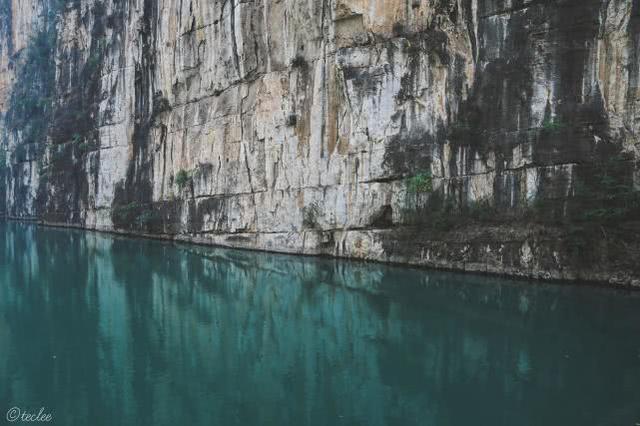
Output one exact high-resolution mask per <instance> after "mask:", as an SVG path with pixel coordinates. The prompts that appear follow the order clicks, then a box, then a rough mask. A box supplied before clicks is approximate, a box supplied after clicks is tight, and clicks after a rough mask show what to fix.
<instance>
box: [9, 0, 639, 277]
mask: <svg viewBox="0 0 640 426" xmlns="http://www.w3.org/2000/svg"><path fill="white" fill-rule="evenodd" d="M0 13H1V17H0V33H1V36H0V72H1V75H2V77H1V79H2V81H1V83H0V106H1V107H2V110H3V119H2V122H1V123H0V126H1V129H2V133H3V138H2V151H0V152H2V153H3V154H0V155H2V157H0V160H2V161H0V167H1V168H2V169H1V173H2V175H3V179H1V180H0V211H4V212H5V214H6V215H7V216H9V217H19V218H37V219H39V220H42V221H44V222H46V223H52V224H66V225H73V226H80V227H84V228H90V229H99V230H115V231H122V232H129V233H141V234H154V235H158V236H162V237H166V238H175V239H183V240H190V241H196V242H200V243H211V244H220V245H225V246H233V247H242V248H252V249H261V250H273V251H281V252H291V253H305V254H326V255H335V256H344V257H353V258H362V259H371V260H381V261H393V262H402V263H412V264H420V265H427V266H432V267H443V268H451V269H460V270H469V271H482V272H497V273H505V274H510V275H520V276H530V277H539V278H563V279H580V280H600V281H603V280H604V281H608V282H612V283H622V284H640V281H638V280H640V270H639V267H638V265H639V264H640V263H639V262H640V226H639V225H638V219H640V208H639V207H640V196H638V187H639V186H640V173H639V171H638V154H639V142H640V140H639V139H638V138H639V135H640V1H638V0H402V1H400V0H313V1H311V0H309V1H304V0H281V1H274V0H255V1H251V2H244V1H239V0H2V6H1V11H0Z"/></svg>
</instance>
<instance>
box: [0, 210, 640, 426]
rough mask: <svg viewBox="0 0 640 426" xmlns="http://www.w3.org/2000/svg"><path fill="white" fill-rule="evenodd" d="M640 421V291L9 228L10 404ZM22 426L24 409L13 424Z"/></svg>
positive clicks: (312, 415) (147, 411)
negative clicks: (630, 291)
mask: <svg viewBox="0 0 640 426" xmlns="http://www.w3.org/2000/svg"><path fill="white" fill-rule="evenodd" d="M14 406H16V407H20V408H21V409H26V410H27V411H28V410H31V411H33V410H36V411H37V409H39V408H40V407H44V408H45V409H46V411H48V412H50V413H51V414H52V416H53V422H52V423H53V424H60V425H221V426H229V425H366V426H369V425H403V426H404V425H443V426H446V425H473V426H485V425H487V426H497V425H505V426H507V425H508V426H514V425H562V426H570V425H580V426H588V425H623V426H634V425H635V424H636V423H640V294H633V293H626V292H617V291H610V290H604V289H597V288H592V287H575V286H557V285H541V284H532V283H526V282H525V283H521V282H512V281H509V280H503V279H498V278H486V277H474V276H466V275H457V274H448V273H434V272H428V271H421V270H412V269H408V268H407V269H405V268H398V267H387V266H382V265H367V264H358V263H349V262H342V261H334V260H327V259H311V258H299V257H291V256H278V255H268V254H257V253H250V252H238V251H229V250H220V249H210V248H202V247H194V246H187V245H173V244H169V243H161V242H155V241H147V240H135V239H125V238H117V237H112V236H108V235H101V234H96V233H87V232H82V231H70V230H57V229H47V228H39V227H36V226H33V225H26V224H20V223H2V222H0V412H1V416H2V417H1V419H2V421H4V420H5V417H6V416H5V414H6V412H7V410H9V409H10V408H12V407H14ZM17 423H20V422H17Z"/></svg>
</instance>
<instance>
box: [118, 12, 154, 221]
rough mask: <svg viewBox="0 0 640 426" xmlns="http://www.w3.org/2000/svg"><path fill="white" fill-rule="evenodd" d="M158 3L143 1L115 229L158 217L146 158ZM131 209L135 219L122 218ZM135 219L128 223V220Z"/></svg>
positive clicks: (149, 157) (152, 122) (151, 121)
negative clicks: (129, 150) (128, 143)
mask: <svg viewBox="0 0 640 426" xmlns="http://www.w3.org/2000/svg"><path fill="white" fill-rule="evenodd" d="M157 23H158V4H157V3H156V2H155V1H153V0H144V3H143V15H142V17H141V28H140V31H139V32H138V37H139V40H140V45H141V51H140V57H139V59H138V60H137V61H136V62H135V97H134V100H135V108H134V114H135V117H134V119H135V124H134V128H133V137H132V140H131V145H132V157H131V158H130V160H129V165H128V170H127V177H126V180H125V181H124V182H122V183H120V184H118V186H117V187H116V191H115V195H114V200H113V206H112V215H111V218H112V221H113V224H114V226H115V227H116V228H117V229H143V230H144V229H147V228H148V226H149V224H150V222H151V221H152V220H153V218H154V217H155V216H156V215H157V211H156V209H155V208H154V205H153V193H152V182H153V163H152V161H153V157H152V156H149V155H147V154H148V152H149V151H148V150H149V148H150V147H151V145H152V142H151V140H150V133H151V129H152V127H153V126H154V124H155V123H154V121H153V118H154V114H153V113H154V101H159V98H158V97H156V96H155V94H156V92H155V89H154V73H155V67H156V56H155V55H156V36H157V28H156V26H157ZM127 208H130V211H131V212H135V214H134V216H133V217H131V216H129V215H124V216H123V215H121V214H119V211H120V212H121V211H122V209H127ZM132 218H133V219H134V220H130V219H132Z"/></svg>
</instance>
